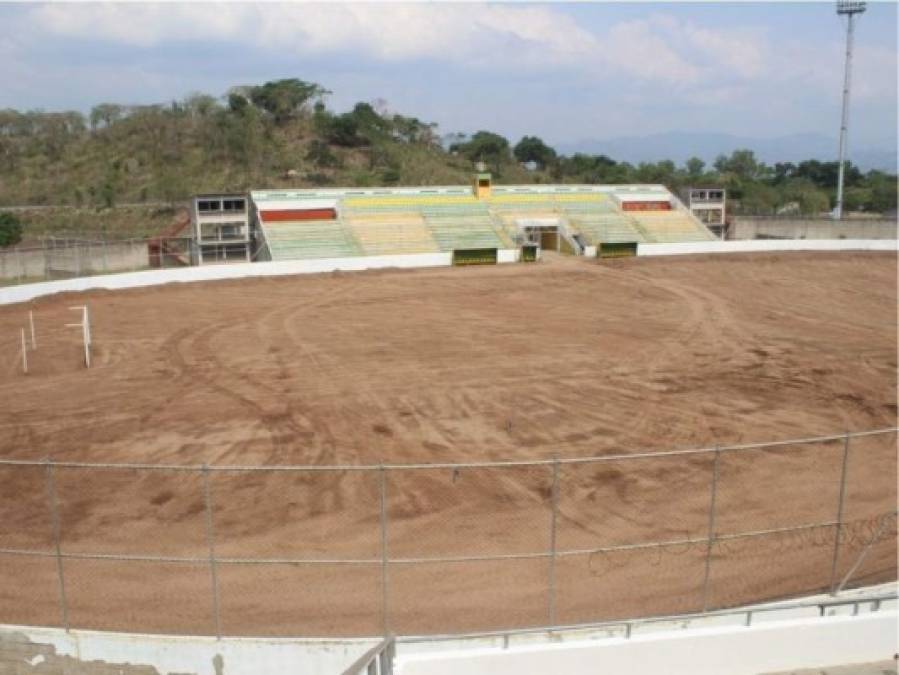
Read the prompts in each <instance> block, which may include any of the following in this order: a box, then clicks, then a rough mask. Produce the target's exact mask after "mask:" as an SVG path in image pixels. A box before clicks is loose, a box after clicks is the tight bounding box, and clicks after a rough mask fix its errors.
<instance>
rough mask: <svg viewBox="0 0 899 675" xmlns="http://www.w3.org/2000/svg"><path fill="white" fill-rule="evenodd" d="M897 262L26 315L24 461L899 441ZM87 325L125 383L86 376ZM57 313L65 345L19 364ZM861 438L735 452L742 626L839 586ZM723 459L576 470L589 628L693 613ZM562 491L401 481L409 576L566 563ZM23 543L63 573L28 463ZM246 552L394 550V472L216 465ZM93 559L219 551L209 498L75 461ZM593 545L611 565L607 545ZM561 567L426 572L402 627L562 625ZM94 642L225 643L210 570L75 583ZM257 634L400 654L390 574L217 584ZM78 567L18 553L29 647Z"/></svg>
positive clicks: (408, 276) (851, 540)
mask: <svg viewBox="0 0 899 675" xmlns="http://www.w3.org/2000/svg"><path fill="white" fill-rule="evenodd" d="M896 272H897V261H896V256H895V255H892V254H861V253H858V254H856V253H839V254H796V253H794V254H782V255H742V256H730V255H729V256H719V257H715V256H708V257H697V258H670V259H661V258H659V259H631V260H620V261H613V262H603V263H602V264H599V263H596V262H593V261H584V260H573V259H557V260H554V261H552V262H547V263H541V264H536V265H531V266H524V265H512V266H499V267H493V268H477V269H474V268H467V269H442V270H417V271H384V272H367V273H353V274H333V275H321V276H315V277H294V278H272V279H254V280H240V281H228V282H216V283H208V284H191V285H170V286H166V287H157V288H149V289H137V290H131V291H126V292H90V293H86V294H81V295H77V296H75V295H66V296H56V297H52V298H46V299H41V300H38V301H35V302H34V303H33V304H31V305H29V306H28V307H26V306H22V305H19V306H6V307H0V336H2V337H0V340H2V344H3V352H2V354H3V355H2V360H0V368H2V371H0V397H2V400H3V406H2V410H0V457H5V458H17V459H44V458H52V459H54V460H59V461H89V462H115V463H120V462H148V463H173V464H197V465H202V464H203V463H209V464H229V465H253V464H266V465H274V464H315V465H331V464H352V465H355V464H377V463H380V462H385V463H404V462H423V463H433V462H470V461H481V460H499V459H503V460H514V459H527V460H530V459H546V458H552V457H555V456H558V457H563V458H572V457H587V456H593V455H602V454H609V453H631V452H636V451H641V450H669V449H674V448H687V447H698V446H712V445H715V444H724V445H726V444H732V443H738V442H753V441H767V440H775V439H782V438H792V437H803V436H810V435H822V434H830V433H835V434H839V433H842V432H844V431H847V430H864V429H872V428H878V427H892V426H895V425H896V415H897V406H896V403H897V401H896V384H897V382H896V346H897V334H896V333H897V331H896V319H897V316H896V306H897V294H896ZM84 302H87V304H88V305H89V306H90V311H91V314H92V326H93V335H94V367H93V368H91V369H90V370H89V371H86V370H84V369H83V368H82V367H80V361H79V359H80V358H81V352H80V351H79V349H80V345H79V341H78V339H77V331H76V330H74V329H65V328H64V327H63V325H64V324H65V323H66V322H70V321H73V320H75V319H76V314H75V312H72V311H70V310H69V309H68V308H69V307H70V306H72V305H76V304H82V303H84ZM29 307H30V308H33V309H34V316H35V321H36V324H37V339H38V349H37V350H36V351H33V352H30V353H29V357H30V367H31V372H30V374H29V375H28V376H27V377H26V376H22V375H20V374H18V372H17V370H16V369H17V362H16V359H15V354H16V346H17V345H16V341H15V339H14V338H15V336H17V334H18V330H19V328H20V327H22V326H23V325H27V309H28V308H29ZM895 443H896V438H895V435H886V436H878V437H869V438H864V439H858V440H857V441H854V442H853V444H852V450H851V453H850V455H849V461H848V462H847V476H848V480H847V489H846V495H845V496H846V500H845V508H844V511H843V520H844V521H845V522H847V525H846V527H845V528H844V536H845V538H846V544H845V545H844V546H843V552H842V554H841V556H840V559H839V561H838V570H837V572H838V575H840V576H841V575H842V573H845V572H846V571H848V570H849V568H850V567H851V566H852V565H853V563H854V561H855V559H856V558H857V556H858V554H859V553H860V552H861V551H862V550H863V549H864V545H865V543H866V542H867V541H868V540H870V537H871V536H872V534H873V533H876V531H877V530H878V529H881V535H882V536H881V539H882V541H879V542H878V543H877V544H876V545H875V546H874V547H873V548H872V549H871V552H870V553H869V554H867V555H866V558H865V560H864V562H863V564H862V565H861V566H860V567H859V569H858V571H857V573H856V574H855V575H854V581H855V582H856V583H862V582H873V581H880V580H887V579H891V578H895V576H896V564H895V554H896V548H895V518H893V520H892V522H891V523H890V524H889V525H888V527H887V528H886V530H885V535H884V531H883V530H882V528H879V525H878V523H879V522H880V521H878V520H876V517H877V516H878V515H880V514H883V513H889V512H894V510H895V508H896V451H895ZM842 460H843V443H842V441H837V442H831V443H823V444H809V445H805V446H801V447H790V448H782V449H778V450H776V451H775V450H768V451H763V452H753V453H731V454H728V453H725V454H724V455H722V459H721V460H720V466H719V476H720V484H719V488H718V494H717V511H718V516H717V522H716V529H715V531H716V534H718V535H724V536H725V537H726V536H727V535H732V534H737V533H741V532H747V531H760V530H770V529H778V528H785V527H792V526H795V525H801V526H808V527H807V528H806V529H804V530H802V531H799V532H792V533H780V534H778V533H772V534H768V535H765V536H758V537H745V538H735V539H726V540H722V541H720V542H718V543H716V545H715V547H714V549H713V557H712V560H713V564H712V565H711V568H710V581H711V584H710V589H711V594H710V597H709V598H708V601H709V605H710V606H726V605H733V604H736V603H741V602H747V601H750V600H758V599H764V598H775V597H783V596H786V595H791V594H797V593H805V592H811V591H815V590H819V589H822V588H826V587H827V586H828V584H829V582H830V578H831V561H832V551H833V542H834V532H835V529H834V527H832V526H827V527H812V526H813V525H815V524H819V523H827V522H832V521H833V520H834V519H835V518H836V515H837V513H836V512H837V503H838V497H839V483H840V475H841V471H842ZM713 463H714V455H713V454H703V455H691V456H686V457H683V456H680V457H666V458H663V459H660V458H653V459H645V460H630V461H616V462H602V463H589V464H565V465H562V468H561V470H560V474H559V477H558V489H559V521H558V529H557V541H556V544H557V550H559V551H580V552H581V553H571V554H569V555H564V556H561V557H559V558H558V559H557V561H556V567H555V577H556V580H557V581H556V590H557V597H556V603H555V604H556V607H555V618H556V620H557V621H558V622H559V623H576V622H584V621H595V620H601V619H610V618H616V617H627V616H637V615H646V614H658V613H669V612H683V611H692V610H695V609H699V608H701V605H702V597H701V595H702V581H703V577H704V571H705V564H704V563H705V556H706V544H705V543H704V542H703V543H694V544H679V545H676V546H666V547H655V548H652V549H645V548H644V549H636V550H631V549H622V550H619V551H615V552H602V553H597V552H595V551H593V549H596V548H601V547H607V546H619V545H629V544H643V543H647V542H653V541H658V540H685V539H686V540H689V539H699V538H703V537H705V536H706V535H707V532H708V508H709V502H710V489H709V486H710V477H711V475H712V472H713ZM552 483H553V475H552V467H551V466H538V467H527V468H517V469H489V470H487V469H478V470H475V469H463V470H460V471H453V470H445V469H444V470H436V469H416V470H405V471H396V472H390V473H389V474H388V475H387V477H386V488H387V494H388V504H387V514H388V518H389V522H390V527H389V531H388V537H387V539H388V541H387V544H388V550H389V552H390V556H391V557H392V558H404V559H417V558H427V557H434V556H446V557H452V556H466V555H483V556H488V555H494V554H527V553H534V552H542V551H547V550H549V546H550V534H549V533H550V518H551V513H552V507H551V504H552V501H551V500H552V492H553V490H552ZM0 486H2V489H0V548H7V549H10V548H17V549H28V550H40V551H52V550H53V537H52V533H53V525H52V518H51V516H50V513H49V509H48V508H47V506H46V503H47V494H48V490H47V484H46V470H45V469H44V467H14V466H6V467H3V466H0ZM210 486H211V488H212V494H213V501H214V515H215V531H216V553H217V555H219V556H224V557H264V558H315V559H322V560H325V559H331V558H348V559H353V560H356V561H361V560H377V559H378V558H379V557H380V554H381V553H380V551H381V549H380V545H381V541H380V533H379V531H378V522H379V486H380V474H379V473H378V472H376V471H375V472H359V471H334V472H317V473H288V472H228V473H213V474H212V476H211V478H210ZM54 487H55V490H56V492H57V496H58V501H59V505H60V529H61V533H62V550H63V552H64V553H71V554H74V553H97V554H125V555H148V554H149V555H159V556H176V557H197V558H202V557H204V556H206V555H208V552H209V549H208V542H207V538H206V529H205V528H206V517H205V512H204V499H203V494H204V493H203V475H202V474H201V473H199V472H197V473H183V472H171V471H169V472H166V471H157V472H137V471H131V470H121V469H107V470H103V471H96V470H93V471H88V470H86V469H78V468H66V469H57V470H56V472H55V476H54ZM591 551H592V552H591ZM549 565H550V563H549V561H548V559H547V558H538V559H515V560H503V561H476V562H443V563H427V564H412V563H411V562H400V563H396V564H392V565H391V566H390V569H389V589H390V592H389V596H390V601H389V602H390V628H391V629H392V630H394V631H396V632H399V633H423V632H434V631H438V632H453V631H461V630H480V629H491V628H500V627H510V626H519V625H542V624H546V623H547V622H548V610H547V607H548V598H547V579H548V576H549V574H550V572H549ZM64 567H65V574H66V595H67V599H68V604H69V612H68V614H69V617H68V618H69V620H70V621H71V623H72V624H73V625H76V626H80V627H91V628H106V629H119V630H142V631H160V632H192V633H208V632H212V630H213V626H212V624H211V620H210V615H211V600H210V595H211V594H210V586H211V584H210V573H209V569H208V567H207V566H205V565H203V564H199V563H184V562H169V563H145V562H140V563H138V562H127V563H123V562H118V561H111V560H103V559H95V560H83V559H79V560H76V559H66V560H65V561H64ZM217 581H218V585H219V588H220V594H221V600H220V605H221V607H220V608H221V612H222V626H221V628H222V630H223V631H224V632H225V633H227V634H269V635H298V634H315V635H327V634H332V635H344V634H360V633H368V634H374V633H377V632H379V631H380V630H381V628H382V610H381V607H380V602H381V598H382V588H381V585H380V584H381V569H380V567H379V565H377V564H367V563H364V562H356V563H343V564H340V565H334V564H325V563H321V564H314V565H310V564H306V565H297V564H269V565H265V566H250V565H246V564H240V563H237V562H231V563H223V564H219V565H218V566H217ZM58 596H59V589H58V584H57V581H56V560H55V559H54V558H52V557H42V558H36V557H30V556H11V555H0V623H24V624H53V623H58V622H59V620H60V613H59V610H58V608H57V604H56V603H57V599H58Z"/></svg>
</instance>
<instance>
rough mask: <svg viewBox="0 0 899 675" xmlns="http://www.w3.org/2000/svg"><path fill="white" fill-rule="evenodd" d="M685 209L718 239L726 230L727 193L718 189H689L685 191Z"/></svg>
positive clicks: (722, 236) (721, 237)
mask: <svg viewBox="0 0 899 675" xmlns="http://www.w3.org/2000/svg"><path fill="white" fill-rule="evenodd" d="M686 193H687V194H686V197H687V207H688V208H689V209H690V213H692V214H693V215H694V216H696V218H697V219H698V220H699V221H700V222H701V223H703V224H704V225H705V226H706V227H707V228H709V230H711V231H712V233H713V234H715V235H716V236H717V237H719V238H720V239H724V237H725V233H726V230H727V191H726V190H724V188H718V187H691V188H687V190H686Z"/></svg>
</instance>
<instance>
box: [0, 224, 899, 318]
mask: <svg viewBox="0 0 899 675" xmlns="http://www.w3.org/2000/svg"><path fill="white" fill-rule="evenodd" d="M896 244H897V242H896V241H890V240H852V239H844V240H802V241H781V240H773V239H772V240H753V241H702V242H689V243H679V244H640V245H639V246H638V248H637V255H640V256H652V255H686V254H691V253H739V252H749V251H847V250H858V251H895V250H896ZM594 255H595V251H594ZM517 257H518V252H517V251H516V250H514V249H508V250H506V249H501V250H500V251H499V253H498V259H499V261H500V262H513V261H514V260H516V259H517ZM447 265H452V253H448V252H447V253H421V254H414V255H393V256H354V257H352V258H326V259H320V260H283V261H275V262H266V263H233V264H224V265H205V266H202V267H180V268H173V269H154V270H145V271H142V272H130V273H124V274H108V275H104V276H96V277H78V278H74V279H62V280H59V281H45V282H41V283H36V284H22V285H19V286H7V287H5V288H0V304H3V305H5V304H11V303H14V302H26V301H28V300H31V299H33V298H39V297H41V296H44V295H52V294H53V293H63V292H66V291H87V290H90V289H93V288H103V289H109V290H116V289H121V288H139V287H142V286H156V285H159V284H166V283H171V282H188V281H212V280H216V279H237V278H241V277H263V276H281V275H290V274H316V273H322V272H333V271H337V270H344V271H353V270H365V269H383V268H389V267H397V268H412V267H440V266H447Z"/></svg>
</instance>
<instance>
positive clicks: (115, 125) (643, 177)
mask: <svg viewBox="0 0 899 675" xmlns="http://www.w3.org/2000/svg"><path fill="white" fill-rule="evenodd" d="M329 93H330V92H328V91H327V90H326V89H324V88H323V87H322V86H320V85H318V84H315V83H311V82H305V81H303V80H299V79H288V80H278V81H273V82H266V83H265V84H262V85H258V86H247V87H235V88H233V89H231V90H230V91H229V92H227V93H226V94H225V95H224V96H221V97H215V96H211V95H207V94H192V95H190V96H188V97H186V98H185V99H184V100H180V101H172V102H170V103H167V104H159V105H140V106H126V105H120V104H113V103H103V104H99V105H97V106H95V107H94V108H93V109H92V110H91V111H90V113H89V114H87V115H84V114H82V113H80V112H76V111H65V112H44V111H17V110H0V208H2V207H3V206H14V205H43V206H52V207H57V208H52V209H43V210H41V211H40V212H38V211H23V212H21V215H20V217H21V219H22V220H23V221H24V222H25V225H26V231H27V232H30V233H31V235H36V234H38V233H46V232H54V231H58V230H66V231H78V232H101V233H105V234H107V235H111V234H118V235H119V236H126V235H127V236H132V235H133V236H143V235H144V234H145V233H146V232H147V231H155V229H157V226H158V225H160V224H164V223H165V222H166V220H167V219H168V218H170V216H171V214H172V211H173V208H174V206H175V205H176V204H177V203H178V202H180V201H182V200H184V199H185V198H187V197H189V196H190V195H191V194H195V193H202V192H217V191H226V192H231V191H234V192H241V191H246V190H248V189H250V188H263V187H264V188H278V187H315V186H344V185H352V186H363V187H364V186H396V185H446V184H464V183H467V182H468V181H469V179H470V174H471V170H472V167H473V165H474V163H475V162H478V161H483V162H485V163H486V164H487V165H488V167H489V168H490V170H491V171H492V172H493V174H494V180H495V181H496V182H497V183H499V184H502V183H541V182H544V183H546V182H553V183H662V184H665V185H667V186H668V187H669V188H671V189H672V190H678V189H679V188H681V187H684V186H687V185H715V186H723V187H726V188H728V189H729V191H730V193H729V196H730V198H731V199H732V200H733V202H732V204H733V207H734V210H735V211H738V212H744V213H754V214H775V213H800V214H819V213H822V212H825V211H828V210H829V209H830V208H832V206H833V199H834V193H835V186H836V175H837V163H836V162H821V161H818V160H809V161H806V162H801V163H798V164H792V163H783V164H775V165H774V166H767V165H765V164H762V163H760V162H758V161H756V159H755V156H754V155H753V153H752V151H751V150H738V151H735V152H734V153H732V155H731V156H730V157H725V156H722V157H719V158H718V159H717V161H715V163H714V165H713V166H710V167H709V166H706V165H705V164H704V163H703V162H702V160H699V159H696V158H694V159H691V160H689V161H687V162H686V163H685V164H684V165H683V166H676V165H675V164H674V163H673V162H670V161H661V162H657V163H641V164H639V165H636V166H635V165H631V164H628V163H625V162H616V161H615V160H614V159H612V158H609V157H607V156H605V155H601V154H600V155H588V154H575V155H572V156H561V155H559V154H557V153H556V152H555V150H554V149H553V148H551V147H549V146H548V145H547V144H546V143H544V142H543V141H542V140H541V139H540V138H538V137H536V136H525V137H524V138H522V139H520V140H519V141H518V142H517V143H515V144H514V145H513V144H512V143H511V142H510V141H509V140H508V139H506V138H504V137H503V136H501V135H499V134H497V133H494V132H490V131H479V132H477V133H475V134H473V135H471V136H466V135H463V134H450V135H447V136H441V135H440V133H439V131H438V128H437V125H436V124H433V123H429V122H425V121H422V120H419V119H417V118H415V117H408V116H405V115H402V114H400V113H396V112H392V111H390V110H388V109H387V108H386V105H384V104H383V103H378V102H375V103H366V102H360V103H357V104H356V105H355V106H354V107H353V108H352V110H350V111H347V112H343V113H338V112H335V111H333V110H330V109H329V108H328V107H327V105H326V103H325V100H326V98H327V96H328V94H329ZM846 186H847V187H846V208H847V210H850V211H866V212H875V213H879V212H886V211H890V210H892V209H895V208H896V177H895V176H894V175H889V174H886V173H883V172H879V171H869V172H868V173H865V174H863V173H861V172H860V171H859V170H858V169H857V168H856V167H854V166H852V165H851V164H849V165H848V166H847V171H846ZM123 205H128V206H127V207H124V206H123ZM122 208H127V209H131V215H123V214H122V212H121V209H122Z"/></svg>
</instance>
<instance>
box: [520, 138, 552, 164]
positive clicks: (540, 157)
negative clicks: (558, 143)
mask: <svg viewBox="0 0 899 675" xmlns="http://www.w3.org/2000/svg"><path fill="white" fill-rule="evenodd" d="M512 154H513V155H515V159H517V160H518V161H519V162H522V163H525V162H536V164H537V166H538V167H540V168H541V169H544V168H546V167H547V166H548V165H549V164H551V163H552V162H554V161H555V159H556V151H555V150H553V149H552V148H551V147H549V146H548V145H547V144H546V143H544V142H543V140H542V139H540V138H538V137H537V136H524V137H522V139H521V140H520V141H518V143H516V144H515V147H514V148H513V149H512Z"/></svg>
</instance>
